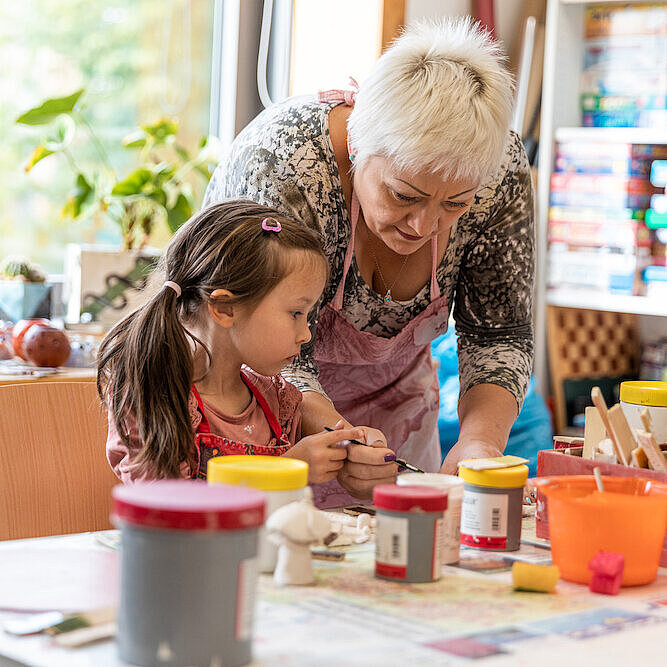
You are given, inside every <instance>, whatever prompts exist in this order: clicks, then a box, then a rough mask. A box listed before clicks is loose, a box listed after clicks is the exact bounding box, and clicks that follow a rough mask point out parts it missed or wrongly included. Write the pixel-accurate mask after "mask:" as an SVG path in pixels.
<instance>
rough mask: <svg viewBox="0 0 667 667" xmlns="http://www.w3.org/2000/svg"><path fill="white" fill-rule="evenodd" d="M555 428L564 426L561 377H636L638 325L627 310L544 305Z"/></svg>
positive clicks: (559, 430)
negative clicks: (620, 311)
mask: <svg viewBox="0 0 667 667" xmlns="http://www.w3.org/2000/svg"><path fill="white" fill-rule="evenodd" d="M547 339H548V349H549V372H550V375H551V388H552V392H553V397H554V427H555V429H556V433H564V429H565V428H566V426H567V419H566V405H565V392H564V389H563V381H564V380H576V379H583V378H609V377H622V376H635V377H636V376H637V373H638V371H639V356H640V349H639V325H638V321H637V317H636V316H635V315H631V314H628V313H611V312H607V311H602V310H582V309H578V308H561V307H560V306H547Z"/></svg>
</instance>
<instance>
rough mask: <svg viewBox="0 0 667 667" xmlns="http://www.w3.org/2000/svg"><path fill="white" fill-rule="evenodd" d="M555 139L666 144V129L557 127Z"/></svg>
mask: <svg viewBox="0 0 667 667" xmlns="http://www.w3.org/2000/svg"><path fill="white" fill-rule="evenodd" d="M555 135H556V137H555V138H556V141H561V142H563V141H605V142H615V143H629V144H667V130H663V129H659V128H652V127H558V128H556V132H555Z"/></svg>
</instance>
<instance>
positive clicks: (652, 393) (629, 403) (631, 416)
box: [621, 380, 667, 444]
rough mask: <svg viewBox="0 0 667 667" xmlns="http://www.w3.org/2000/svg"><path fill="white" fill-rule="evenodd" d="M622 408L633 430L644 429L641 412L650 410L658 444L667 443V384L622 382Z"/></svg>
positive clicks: (635, 381)
mask: <svg viewBox="0 0 667 667" xmlns="http://www.w3.org/2000/svg"><path fill="white" fill-rule="evenodd" d="M621 408H622V409H623V414H624V415H625V418H626V419H627V420H628V424H629V425H630V428H631V429H641V430H642V431H643V430H645V429H644V425H643V424H642V420H641V417H640V415H641V412H642V410H644V409H647V410H648V414H649V417H650V419H651V428H652V430H653V435H654V436H655V440H656V442H657V443H658V444H662V443H663V442H667V382H661V381H660V380H631V381H626V382H621Z"/></svg>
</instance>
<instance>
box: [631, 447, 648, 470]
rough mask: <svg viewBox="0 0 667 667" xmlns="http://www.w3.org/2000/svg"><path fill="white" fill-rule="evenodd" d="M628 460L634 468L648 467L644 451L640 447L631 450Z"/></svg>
mask: <svg viewBox="0 0 667 667" xmlns="http://www.w3.org/2000/svg"><path fill="white" fill-rule="evenodd" d="M630 461H631V462H632V465H633V466H635V467H636V468H648V458H647V456H646V452H645V451H644V450H643V449H642V448H641V447H637V449H633V450H632V454H631V456H630Z"/></svg>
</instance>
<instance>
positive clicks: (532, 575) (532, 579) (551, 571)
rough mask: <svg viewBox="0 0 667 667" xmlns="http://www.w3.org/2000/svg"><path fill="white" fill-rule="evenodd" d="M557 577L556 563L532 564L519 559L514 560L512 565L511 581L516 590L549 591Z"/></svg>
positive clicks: (555, 582) (551, 589)
mask: <svg viewBox="0 0 667 667" xmlns="http://www.w3.org/2000/svg"><path fill="white" fill-rule="evenodd" d="M559 578H560V571H559V570H558V567H557V566H556V565H532V564H531V563H520V562H519V561H514V565H512V582H513V584H514V590H517V591H533V592H535V593H551V592H552V591H553V590H554V588H556V584H557V583H558V579H559Z"/></svg>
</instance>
